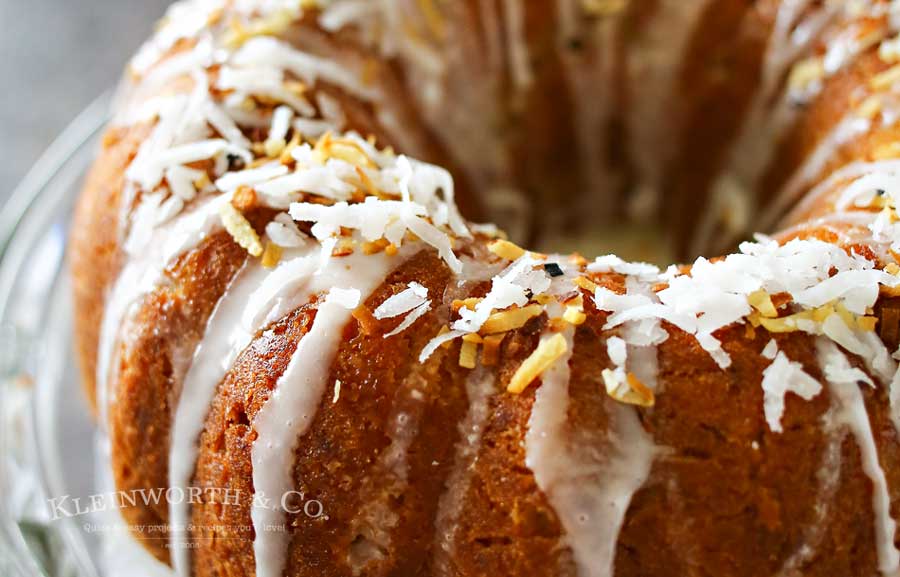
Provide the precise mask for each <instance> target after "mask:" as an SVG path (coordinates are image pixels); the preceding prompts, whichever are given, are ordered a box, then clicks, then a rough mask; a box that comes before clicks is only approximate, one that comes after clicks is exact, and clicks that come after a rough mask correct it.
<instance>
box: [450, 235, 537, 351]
mask: <svg viewBox="0 0 900 577" xmlns="http://www.w3.org/2000/svg"><path fill="white" fill-rule="evenodd" d="M542 264H543V261H539V260H538V259H536V258H534V257H533V256H531V255H530V254H528V253H526V254H525V255H523V256H521V257H519V258H518V259H516V260H515V261H514V262H513V263H512V264H510V265H509V266H508V267H507V268H506V270H504V271H503V272H502V273H500V274H499V275H497V276H495V277H494V278H493V280H492V284H491V290H490V291H489V292H488V294H486V295H485V296H484V298H483V299H482V300H481V301H480V302H479V303H478V304H477V305H475V309H474V310H472V309H469V308H466V307H463V308H461V309H460V310H459V314H460V318H459V320H457V321H455V322H454V323H453V325H452V328H453V329H455V330H458V331H463V332H465V333H477V332H478V331H479V330H481V327H482V325H484V323H485V321H487V319H488V317H490V316H491V313H492V312H494V311H495V310H503V309H507V308H509V307H511V306H513V305H516V306H520V307H521V306H525V305H526V304H528V301H529V300H530V296H529V295H538V294H544V293H545V292H546V290H547V289H548V288H549V287H550V283H551V280H550V275H548V274H547V273H546V272H545V271H544V269H543V267H541V266H540V265H542Z"/></svg>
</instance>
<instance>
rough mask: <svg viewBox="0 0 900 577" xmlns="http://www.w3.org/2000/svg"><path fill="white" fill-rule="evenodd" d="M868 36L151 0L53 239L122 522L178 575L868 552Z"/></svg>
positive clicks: (875, 335) (899, 317)
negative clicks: (144, 38)
mask: <svg viewBox="0 0 900 577" xmlns="http://www.w3.org/2000/svg"><path fill="white" fill-rule="evenodd" d="M898 32H900V2H896V1H890V2H889V1H886V0H843V1H841V0H755V1H751V0H715V1H711V0H384V1H380V2H377V1H374V0H330V1H326V0H190V1H187V2H179V3H177V4H175V5H173V6H172V8H171V9H170V10H169V12H168V14H167V16H166V18H165V20H164V21H163V22H162V23H161V24H160V26H159V28H158V30H157V31H156V33H155V35H154V37H153V38H152V39H151V40H150V41H149V42H148V43H147V44H145V45H144V47H143V48H142V49H141V51H140V52H139V54H138V55H137V56H136V57H135V58H134V60H133V61H132V62H131V64H130V67H129V69H128V72H127V75H126V78H125V80H124V82H123V87H122V89H121V92H120V97H119V100H118V103H117V106H116V112H115V116H114V119H113V121H112V123H111V126H110V127H109V129H108V132H107V134H106V137H105V140H104V142H103V146H102V150H101V151H100V153H99V158H98V160H97V161H96V164H95V166H94V168H93V170H92V172H91V174H90V175H89V177H88V180H87V183H86V188H85V191H84V193H83V195H82V197H81V199H80V203H79V205H78V208H77V212H76V214H75V218H74V223H73V228H72V236H71V251H70V252H71V254H70V260H71V267H72V275H73V279H74V281H73V283H74V296H75V311H76V332H77V340H78V347H79V355H80V358H81V361H82V365H83V372H84V382H85V384H86V390H87V392H88V395H89V396H90V397H91V400H92V403H93V404H94V406H95V407H96V414H97V420H98V423H99V429H101V431H102V434H103V435H104V438H105V439H106V440H107V442H108V451H109V463H108V465H109V469H110V471H111V474H112V477H113V479H114V481H115V485H116V489H117V493H116V494H117V495H118V499H119V501H120V502H119V505H120V508H119V513H120V514H121V516H122V518H123V519H124V521H125V522H126V523H127V524H128V525H129V526H130V527H131V528H132V535H133V537H134V539H136V540H138V541H140V542H141V544H142V545H143V546H144V547H145V548H146V549H147V550H148V551H149V552H150V553H152V555H153V556H155V557H156V559H158V561H159V562H161V563H162V564H167V565H171V566H172V567H173V568H174V570H175V571H176V572H177V573H178V574H180V575H198V576H213V575H217V576H225V575H228V576H249V575H256V576H257V577H280V576H281V575H291V576H351V575H353V576H357V575H364V576H389V575H390V576H398V577H412V576H418V575H437V576H451V575H452V576H485V575H491V576H494V577H501V576H507V575H509V576H512V575H528V576H542V575H548V576H549V575H554V576H578V577H610V576H612V575H615V576H616V577H668V576H679V577H685V576H694V577H701V576H706V575H716V576H736V577H740V576H748V577H750V576H753V577H762V576H766V577H771V576H776V577H796V576H810V577H811V576H822V577H825V576H827V577H870V576H875V575H883V576H898V575H900V550H898V545H900V537H898V534H897V527H896V521H895V520H896V519H897V518H898V516H900V443H898V432H900V372H898V362H897V359H898V358H900V354H898V353H896V352H894V351H897V350H898V344H900V302H898V300H897V299H898V296H900V215H898V212H897V207H898V206H900V202H898V201H900V125H898V120H900V36H898ZM457 207H458V208H457ZM485 221H493V222H497V223H498V224H499V225H500V226H499V227H497V226H494V225H484V224H474V223H476V222H485ZM757 230H759V231H764V232H765V233H766V234H759V235H757V236H755V237H751V236H750V233H752V232H753V231H757ZM503 231H506V232H503ZM751 238H752V241H751V240H749V239H751ZM521 246H531V247H535V248H534V250H527V249H523V248H520V247H521ZM572 250H578V251H580V252H581V254H606V253H607V252H609V251H615V252H617V253H618V254H620V256H621V257H625V258H620V256H613V255H611V254H607V255H606V256H600V257H598V258H585V257H583V256H581V255H580V254H578V253H573V254H568V253H569V252H570V251H572ZM728 251H731V254H727V256H722V257H716V258H710V259H707V258H703V257H702V256H699V255H702V254H706V255H715V254H722V253H723V252H725V253H727V252H728ZM559 253H563V254H559ZM670 260H677V261H680V262H692V263H693V264H690V265H683V266H676V265H672V266H669V267H668V268H665V267H660V266H657V265H659V264H660V263H664V262H670ZM648 262H652V263H655V264H648ZM892 353H893V354H892ZM148 494H149V495H150V497H149V498H148V496H147V495H148ZM153 495H155V497H153ZM160 495H162V496H163V498H161V496H160ZM160 527H163V528H165V529H166V530H165V531H164V532H163V533H162V535H163V538H160V535H161V533H160V532H159V531H158V530H157V529H159V528H160ZM147 528H154V531H153V532H149V531H147ZM154 563H157V561H154ZM130 572H131V571H129V573H130Z"/></svg>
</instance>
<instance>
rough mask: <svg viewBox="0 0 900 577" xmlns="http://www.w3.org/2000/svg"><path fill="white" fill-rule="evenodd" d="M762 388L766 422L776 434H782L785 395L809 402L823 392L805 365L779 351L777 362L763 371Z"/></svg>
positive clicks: (773, 362) (776, 357)
mask: <svg viewBox="0 0 900 577" xmlns="http://www.w3.org/2000/svg"><path fill="white" fill-rule="evenodd" d="M773 342H774V341H773ZM767 348H768V347H767ZM762 388H763V395H764V401H763V409H764V412H765V415H766V422H767V423H768V424H769V429H770V430H771V431H773V432H775V433H780V432H782V427H781V417H782V415H783V414H784V396H785V394H787V393H788V392H792V393H794V394H796V395H799V396H800V397H801V398H803V399H805V400H807V401H809V400H812V399H813V398H814V397H815V396H816V395H818V394H819V393H820V392H821V391H822V385H821V383H819V381H817V380H816V379H814V378H812V377H811V376H809V375H808V374H807V373H806V371H804V370H803V365H801V364H800V363H797V362H794V361H791V360H789V359H788V358H787V356H786V355H785V354H784V352H783V351H778V353H777V354H776V355H775V360H774V361H772V364H770V365H769V366H768V367H766V369H765V370H764V371H763V380H762Z"/></svg>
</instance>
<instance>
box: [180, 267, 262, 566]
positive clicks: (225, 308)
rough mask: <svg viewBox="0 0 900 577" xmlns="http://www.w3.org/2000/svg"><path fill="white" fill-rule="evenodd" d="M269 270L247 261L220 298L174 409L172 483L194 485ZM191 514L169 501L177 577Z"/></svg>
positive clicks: (186, 553) (183, 503)
mask: <svg viewBox="0 0 900 577" xmlns="http://www.w3.org/2000/svg"><path fill="white" fill-rule="evenodd" d="M268 274H269V271H268V270H266V269H265V268H263V267H262V266H261V265H260V264H259V263H258V262H257V261H255V260H252V259H251V260H248V261H247V262H246V263H245V264H244V266H243V268H242V269H241V270H240V271H239V272H238V274H237V275H236V277H235V278H234V279H233V280H232V282H231V284H230V285H229V287H228V289H227V291H226V292H225V294H223V295H222V297H221V298H220V299H219V302H218V304H217V305H216V308H215V310H214V311H213V313H212V316H211V317H210V319H209V321H208V323H207V325H206V330H205V333H204V337H203V340H202V341H201V342H200V344H199V346H198V347H197V350H196V351H195V352H194V358H193V361H192V363H191V367H190V369H189V370H188V372H187V375H186V376H185V377H184V382H183V384H182V388H181V393H180V395H179V396H178V401H177V406H176V408H175V417H174V421H173V424H172V435H171V445H170V447H169V486H170V487H180V488H182V489H183V490H185V489H186V488H187V487H188V486H189V485H190V481H191V476H192V475H193V473H194V467H195V464H196V460H197V452H198V447H197V443H198V440H199V437H200V433H201V432H202V431H203V428H204V426H205V424H206V416H207V413H208V412H209V407H210V405H211V404H212V401H213V398H214V395H215V393H216V389H217V387H218V385H219V383H220V382H221V381H222V378H223V377H224V376H225V374H226V373H227V371H228V370H229V369H230V368H231V366H232V364H233V363H234V360H235V359H236V358H237V356H238V354H240V352H241V351H243V350H244V348H245V347H246V345H247V343H249V341H250V338H252V335H253V333H254V332H255V331H256V329H257V328H258V327H255V328H250V330H246V329H245V327H244V325H243V324H242V322H241V317H242V315H243V313H244V310H245V309H246V307H247V306H248V303H249V302H250V299H251V296H252V294H253V291H255V290H256V288H257V286H259V284H260V283H262V281H263V279H264V278H265V277H266V276H267V275H268ZM189 516H190V504H189V503H188V502H187V500H186V499H184V500H175V499H173V500H170V502H169V526H170V527H169V532H170V533H169V543H170V546H171V550H172V564H173V565H174V568H175V571H176V573H177V574H178V575H189V574H190V572H191V571H190V550H189V549H188V547H187V544H186V543H185V538H186V535H185V533H184V528H185V527H186V526H187V524H188V523H189V521H190V519H189Z"/></svg>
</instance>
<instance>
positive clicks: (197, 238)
mask: <svg viewBox="0 0 900 577" xmlns="http://www.w3.org/2000/svg"><path fill="white" fill-rule="evenodd" d="M223 199H224V200H223ZM144 202H148V199H147V197H145V200H144ZM149 202H153V201H149ZM222 202H228V198H226V197H217V198H216V199H213V200H209V201H206V202H205V203H204V204H202V205H201V206H199V207H197V208H196V209H194V210H192V211H191V212H188V213H185V214H182V215H180V216H179V217H177V218H175V219H174V220H172V221H170V222H168V223H166V224H164V225H163V226H160V227H158V228H157V229H156V230H153V231H151V232H150V234H149V235H148V236H147V238H145V239H142V240H141V241H140V242H137V236H138V235H139V233H138V231H137V229H133V230H132V234H131V235H130V236H129V239H128V241H127V242H126V246H128V247H129V248H130V254H127V255H126V258H128V260H127V262H126V264H125V266H124V267H123V269H122V271H121V272H120V273H119V276H118V278H117V279H116V282H115V284H114V285H113V287H112V290H111V291H110V293H109V295H108V296H107V298H106V305H105V309H104V312H103V320H102V321H101V325H100V338H99V342H98V348H97V374H96V380H97V383H96V386H97V408H98V411H99V412H100V419H99V422H100V426H101V427H104V428H105V427H106V426H107V415H108V408H109V405H110V404H111V403H112V402H113V400H114V397H115V368H114V367H115V365H116V363H115V360H116V358H117V356H118V353H117V348H118V347H119V345H120V342H121V340H120V339H121V338H122V337H121V335H123V334H126V333H125V331H123V327H125V326H126V325H127V324H128V318H129V315H130V314H131V313H132V312H134V311H133V310H132V308H133V306H134V305H136V304H137V303H138V301H139V299H140V298H141V297H142V296H144V295H146V294H147V293H149V292H151V291H152V290H153V289H154V288H156V286H157V285H158V284H159V282H160V281H161V280H162V279H163V276H164V272H165V270H166V267H167V266H169V265H170V264H171V263H172V262H173V261H174V260H175V259H176V258H177V257H179V256H180V255H182V254H184V253H186V252H188V251H189V250H191V249H192V248H194V247H196V246H197V245H199V244H200V242H202V241H203V239H205V238H207V236H208V235H209V234H210V233H211V232H212V231H214V230H215V229H217V228H218V227H219V226H220V223H219V219H218V207H219V205H220V204H221V203H222ZM151 214H152V213H151ZM147 218H152V216H151V215H148V216H147Z"/></svg>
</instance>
